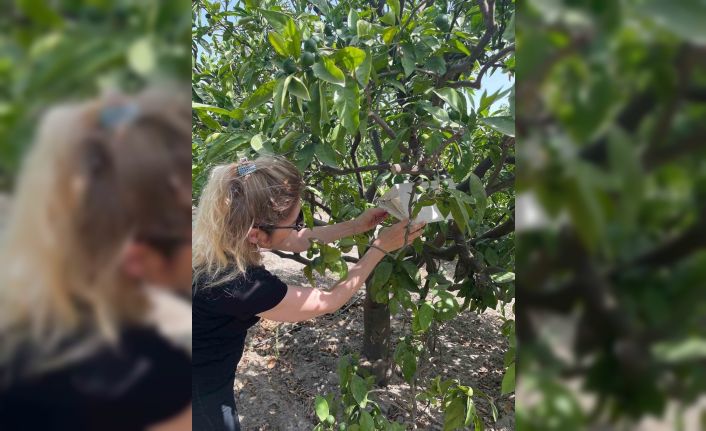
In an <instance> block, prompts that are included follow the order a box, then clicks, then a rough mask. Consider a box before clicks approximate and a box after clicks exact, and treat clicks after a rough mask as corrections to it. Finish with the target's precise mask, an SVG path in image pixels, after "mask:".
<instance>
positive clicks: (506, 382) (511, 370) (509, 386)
mask: <svg viewBox="0 0 706 431" xmlns="http://www.w3.org/2000/svg"><path fill="white" fill-rule="evenodd" d="M514 391H515V364H514V363H513V364H511V365H510V366H509V367H507V370H506V371H505V375H504V376H503V382H502V384H501V394H502V395H505V394H509V393H510V392H514Z"/></svg>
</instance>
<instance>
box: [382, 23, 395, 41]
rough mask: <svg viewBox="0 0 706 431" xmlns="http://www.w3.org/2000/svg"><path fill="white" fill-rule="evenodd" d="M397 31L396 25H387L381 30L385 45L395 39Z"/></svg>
mask: <svg viewBox="0 0 706 431" xmlns="http://www.w3.org/2000/svg"><path fill="white" fill-rule="evenodd" d="M397 31H398V29H397V27H389V28H387V29H385V31H383V32H382V41H383V42H385V44H386V45H389V44H390V43H392V41H393V40H394V39H395V35H396V34H397Z"/></svg>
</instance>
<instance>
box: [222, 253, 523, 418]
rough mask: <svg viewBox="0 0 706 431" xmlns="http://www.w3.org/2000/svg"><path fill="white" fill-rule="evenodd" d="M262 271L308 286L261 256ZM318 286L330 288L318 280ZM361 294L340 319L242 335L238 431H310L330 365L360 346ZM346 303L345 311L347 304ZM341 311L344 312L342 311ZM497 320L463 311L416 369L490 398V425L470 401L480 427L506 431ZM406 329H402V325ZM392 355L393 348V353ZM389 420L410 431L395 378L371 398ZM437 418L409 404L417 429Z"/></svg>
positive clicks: (332, 383)
mask: <svg viewBox="0 0 706 431" xmlns="http://www.w3.org/2000/svg"><path fill="white" fill-rule="evenodd" d="M265 266H266V267H267V268H268V269H269V270H270V271H271V272H273V273H274V274H276V275H278V276H279V277H281V278H282V279H283V280H284V281H285V282H286V283H288V284H292V285H297V284H298V285H309V283H308V281H307V280H306V278H305V277H304V275H303V273H302V268H303V265H301V264H299V263H297V262H294V261H291V260H289V259H281V258H279V257H277V256H275V255H272V254H270V253H266V258H265ZM319 281H320V282H321V284H322V285H331V284H333V283H335V281H336V280H335V279H333V278H323V277H320V278H319ZM361 295H362V292H361V293H359V294H357V296H354V298H353V299H352V300H351V302H349V304H348V305H349V306H350V307H349V308H348V309H346V310H345V311H342V312H337V313H334V314H332V315H327V316H322V317H320V318H317V319H314V320H311V321H307V322H304V323H301V324H289V323H276V322H269V321H261V322H260V323H259V324H258V325H256V326H255V327H254V328H252V329H251V330H250V333H249V334H248V338H247V340H246V350H245V353H244V355H243V359H242V360H241V363H240V365H239V366H238V373H237V377H236V385H235V391H236V402H237V406H238V411H239V414H240V419H241V424H242V425H243V429H247V430H310V429H311V428H313V426H314V425H315V424H316V418H315V416H314V409H313V401H314V397H315V396H316V395H317V394H319V395H324V394H326V393H327V392H336V393H337V391H338V376H337V374H336V365H337V362H338V358H340V357H341V356H344V355H346V354H348V353H355V352H359V351H360V350H361V347H362V334H363V305H362V296H361ZM351 304H352V305H351ZM344 308H345V307H344ZM502 322H503V320H502V316H501V314H500V313H498V312H496V311H493V310H490V311H487V312H485V313H483V314H481V315H478V314H476V313H471V312H465V313H464V314H462V315H461V316H460V317H458V318H456V319H454V320H452V321H451V322H447V323H446V324H445V326H444V327H443V328H442V329H441V330H440V331H439V332H440V334H441V335H440V337H439V340H438V344H437V352H436V355H435V356H434V357H432V358H431V359H430V360H428V361H426V364H425V365H424V366H422V367H421V369H420V374H421V375H422V376H424V377H427V376H432V377H433V376H437V375H441V376H442V378H457V379H459V380H460V381H461V383H462V384H465V385H470V386H471V387H474V388H478V389H481V390H483V391H484V392H485V393H487V394H489V395H490V396H491V397H493V398H495V403H496V405H497V407H498V410H499V420H498V422H497V423H494V422H493V419H492V416H491V413H490V407H489V404H488V403H487V402H486V401H483V400H482V399H479V400H478V401H477V407H478V410H479V411H480V413H481V415H482V417H483V420H484V422H485V424H486V428H487V429H489V430H513V429H514V396H500V393H499V391H500V382H501V380H502V376H503V354H504V352H505V351H506V349H507V342H506V339H505V338H504V337H503V336H502V335H501V333H500V326H501V325H502ZM403 325H404V319H403V318H402V316H401V315H398V316H395V317H394V318H393V321H392V333H393V340H396V339H397V338H398V337H399V336H400V335H402V329H403ZM406 328H407V330H409V322H408V323H407V325H406ZM393 348H394V347H393ZM373 398H374V399H376V400H377V401H379V403H380V404H381V407H382V408H383V411H385V412H386V413H387V416H388V417H389V418H390V419H396V420H398V421H404V422H405V423H407V424H408V429H411V414H410V412H411V404H410V399H411V396H410V388H409V385H407V384H406V383H405V382H404V380H403V379H402V377H401V376H400V374H398V373H395V374H394V375H393V377H392V379H391V382H390V384H389V386H387V387H386V388H381V389H379V392H377V391H376V392H375V394H373ZM442 423H443V415H442V413H441V412H439V411H435V410H434V409H429V408H426V406H425V405H423V404H422V403H418V405H417V427H418V429H424V430H436V429H442V427H441V424H442Z"/></svg>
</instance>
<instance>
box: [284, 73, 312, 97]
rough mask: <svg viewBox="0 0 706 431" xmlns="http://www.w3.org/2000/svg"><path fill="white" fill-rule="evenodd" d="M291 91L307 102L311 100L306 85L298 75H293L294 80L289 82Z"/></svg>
mask: <svg viewBox="0 0 706 431" xmlns="http://www.w3.org/2000/svg"><path fill="white" fill-rule="evenodd" d="M289 92H290V93H291V94H293V95H295V96H297V97H298V98H300V99H302V100H304V101H306V102H308V101H310V100H311V96H310V95H309V90H308V89H307V88H306V85H304V83H303V82H302V81H301V80H300V79H299V78H297V77H296V76H292V81H291V82H290V83H289Z"/></svg>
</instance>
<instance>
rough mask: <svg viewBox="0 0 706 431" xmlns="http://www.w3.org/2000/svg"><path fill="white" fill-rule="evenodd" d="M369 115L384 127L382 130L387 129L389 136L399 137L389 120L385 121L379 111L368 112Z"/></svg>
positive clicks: (386, 132)
mask: <svg viewBox="0 0 706 431" xmlns="http://www.w3.org/2000/svg"><path fill="white" fill-rule="evenodd" d="M368 115H369V116H370V118H372V119H373V121H375V122H376V123H378V125H380V127H382V130H384V131H385V134H386V135H387V136H389V137H390V138H392V139H396V138H397V134H396V133H395V131H394V130H392V127H390V125H389V124H387V122H385V120H383V119H382V118H381V117H380V115H379V114H378V113H377V112H375V111H370V112H369V113H368Z"/></svg>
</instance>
